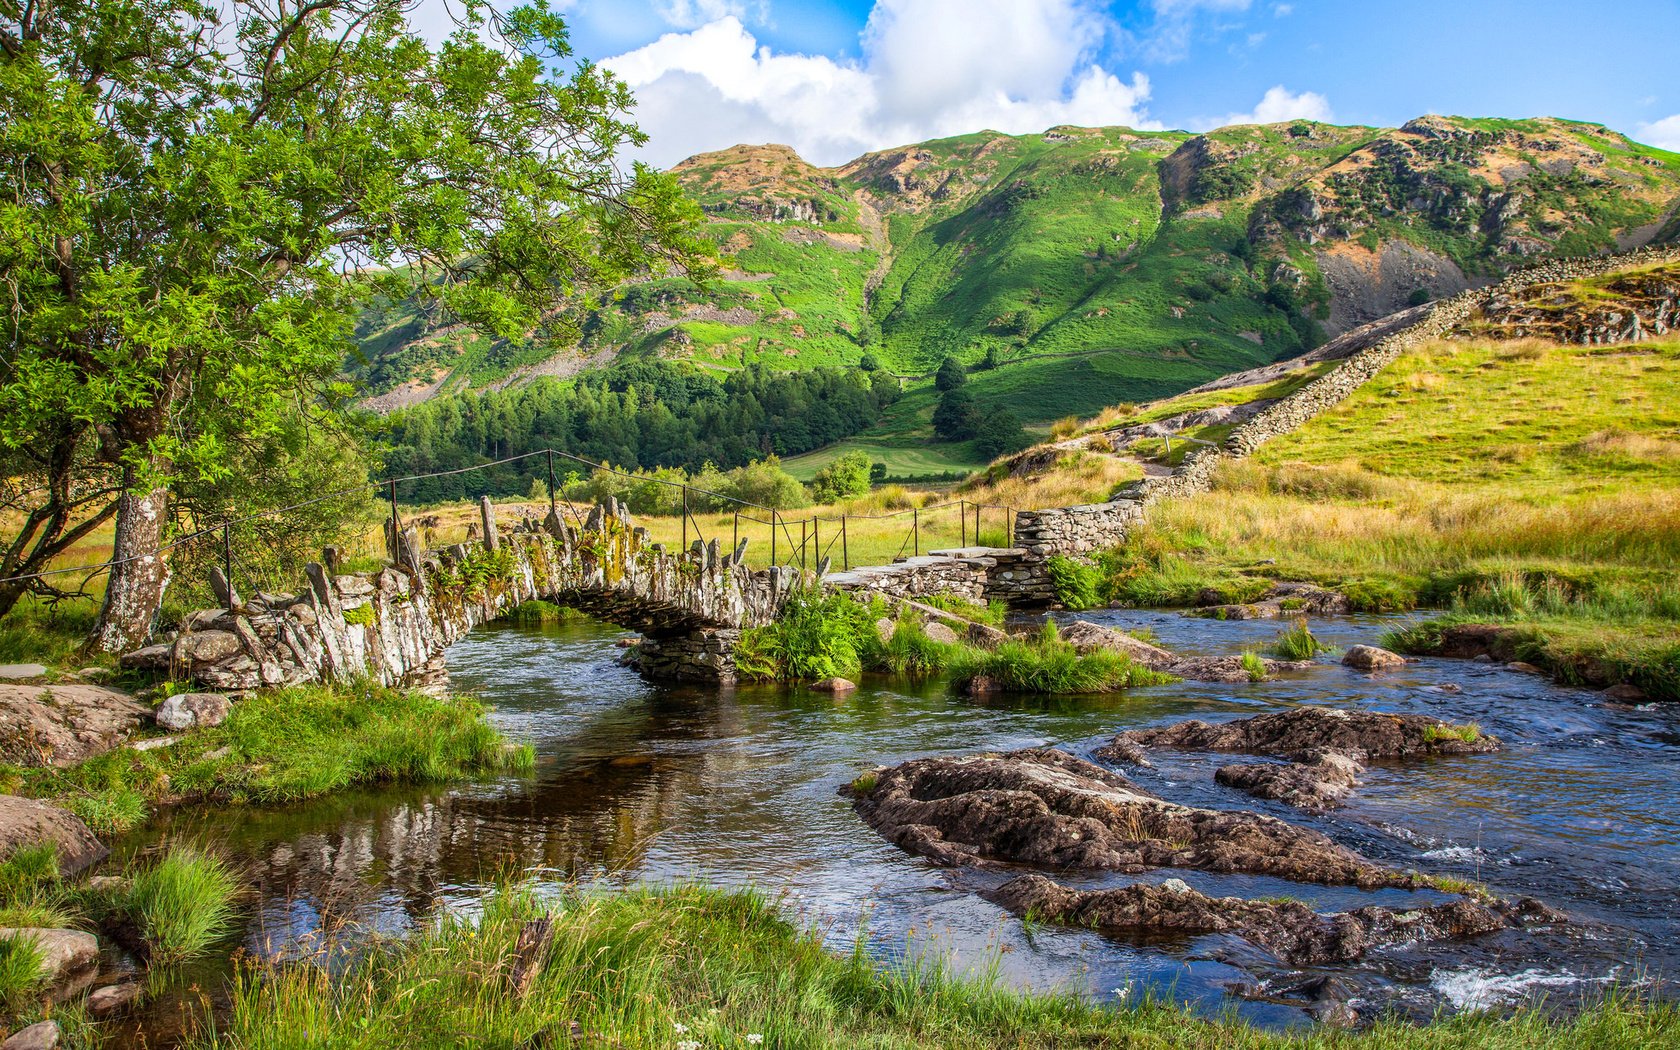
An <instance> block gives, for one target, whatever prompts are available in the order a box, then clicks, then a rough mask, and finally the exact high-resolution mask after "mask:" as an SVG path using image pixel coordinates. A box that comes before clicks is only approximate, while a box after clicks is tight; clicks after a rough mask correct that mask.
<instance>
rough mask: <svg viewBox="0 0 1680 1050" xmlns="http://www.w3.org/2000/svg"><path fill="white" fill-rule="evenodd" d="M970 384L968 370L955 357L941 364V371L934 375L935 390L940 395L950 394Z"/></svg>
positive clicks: (946, 359) (948, 358)
mask: <svg viewBox="0 0 1680 1050" xmlns="http://www.w3.org/2000/svg"><path fill="white" fill-rule="evenodd" d="M967 382H968V369H966V368H964V367H963V365H962V362H961V361H958V360H957V359H956V358H955V357H947V358H945V360H943V361H941V362H939V369H938V370H937V371H936V372H934V375H933V388H934V389H935V390H937V391H939V392H940V393H942V394H944V393H949V392H950V391H952V390H955V389H957V388H958V387H960V386H962V385H963V384H964V383H967Z"/></svg>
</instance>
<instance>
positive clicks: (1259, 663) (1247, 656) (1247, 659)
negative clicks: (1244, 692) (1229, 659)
mask: <svg viewBox="0 0 1680 1050" xmlns="http://www.w3.org/2000/svg"><path fill="white" fill-rule="evenodd" d="M1242 668H1243V670H1244V671H1245V672H1247V673H1248V680H1249V681H1250V682H1264V681H1265V680H1266V661H1265V660H1262V659H1261V658H1260V654H1259V653H1257V652H1255V651H1254V650H1252V649H1250V650H1248V651H1247V652H1245V653H1243V654H1242Z"/></svg>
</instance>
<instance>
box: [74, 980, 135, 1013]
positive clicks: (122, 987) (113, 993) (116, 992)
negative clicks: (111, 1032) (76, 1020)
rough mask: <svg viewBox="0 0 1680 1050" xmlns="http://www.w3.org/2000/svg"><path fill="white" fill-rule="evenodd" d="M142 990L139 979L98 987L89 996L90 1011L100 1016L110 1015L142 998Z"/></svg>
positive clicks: (88, 1005)
mask: <svg viewBox="0 0 1680 1050" xmlns="http://www.w3.org/2000/svg"><path fill="white" fill-rule="evenodd" d="M140 991H141V988H140V984H139V982H137V981H127V982H124V983H122V984H108V985H106V986H105V987H103V988H96V989H94V990H93V991H92V992H91V993H89V994H88V997H87V1008H88V1013H90V1014H92V1015H93V1016H94V1017H99V1018H105V1017H110V1016H111V1015H112V1014H115V1013H117V1012H119V1011H121V1010H122V1009H123V1008H125V1007H127V1006H128V1005H129V1004H130V1003H132V1002H134V1001H135V1000H136V999H138V998H140Z"/></svg>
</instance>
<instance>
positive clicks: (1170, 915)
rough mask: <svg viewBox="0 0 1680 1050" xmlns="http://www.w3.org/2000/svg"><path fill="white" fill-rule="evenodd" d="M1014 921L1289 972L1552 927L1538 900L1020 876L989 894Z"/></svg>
mask: <svg viewBox="0 0 1680 1050" xmlns="http://www.w3.org/2000/svg"><path fill="white" fill-rule="evenodd" d="M987 896H988V897H989V898H990V899H991V900H992V901H993V902H995V903H997V904H1000V905H1002V906H1003V907H1005V908H1007V909H1009V910H1010V911H1012V912H1014V913H1016V914H1017V915H1025V914H1027V913H1029V912H1030V913H1032V914H1033V915H1034V916H1037V917H1038V918H1040V919H1042V920H1048V921H1051V922H1059V923H1063V924H1065V925H1068V926H1079V927H1083V928H1090V929H1097V930H1101V931H1103V932H1106V933H1136V934H1161V933H1180V934H1185V935H1193V934H1206V933H1233V934H1236V935H1238V936H1240V937H1243V938H1245V939H1247V940H1249V941H1252V942H1253V943H1255V944H1257V945H1259V946H1260V947H1261V948H1264V949H1265V950H1266V951H1268V952H1270V953H1271V954H1272V955H1274V956H1276V957H1277V958H1278V959H1279V960H1280V961H1282V962H1285V963H1288V964H1290V965H1293V966H1316V965H1322V964H1325V963H1339V962H1350V961H1352V960H1354V959H1358V958H1359V957H1361V956H1362V955H1364V954H1365V953H1366V952H1368V951H1370V950H1371V949H1372V948H1375V947H1379V946H1381V945H1385V944H1396V943H1416V942H1423V943H1427V942H1430V941H1440V940H1448V939H1460V938H1466V937H1476V936H1480V935H1482V934H1487V933H1492V932H1495V931H1497V930H1504V929H1510V928H1512V927H1519V926H1530V925H1538V924H1541V923H1551V922H1557V921H1559V920H1561V919H1562V916H1561V915H1559V914H1558V913H1557V912H1555V911H1553V910H1552V909H1550V908H1547V907H1546V906H1545V905H1543V904H1541V903H1540V902H1538V901H1535V900H1531V899H1526V898H1525V899H1523V900H1521V901H1518V902H1516V903H1514V904H1511V903H1507V902H1505V901H1489V902H1485V903H1484V902H1478V901H1470V900H1456V901H1451V902H1449V903H1445V904H1432V905H1427V906H1425V907H1421V908H1407V909H1404V910H1401V909H1395V908H1387V907H1379V906H1375V905H1372V906H1367V907H1363V908H1355V909H1353V910H1351V911H1345V912H1335V913H1331V914H1320V913H1319V912H1316V911H1314V910H1313V909H1312V908H1310V907H1308V906H1307V905H1306V904H1305V903H1303V902H1301V901H1296V900H1288V899H1276V898H1274V899H1270V900H1246V899H1244V898H1241V897H1210V896H1208V895H1206V894H1204V893H1200V892H1198V891H1196V890H1194V889H1192V888H1191V887H1189V886H1187V885H1185V884H1184V883H1183V882H1181V881H1179V880H1177V879H1169V880H1167V881H1166V882H1164V883H1161V884H1160V885H1148V884H1144V883H1135V884H1133V885H1130V886H1124V887H1121V888H1119V889H1108V890H1094V891H1081V890H1075V889H1069V888H1068V887H1066V886H1062V885H1059V884H1058V883H1056V882H1054V881H1052V880H1051V879H1048V878H1046V877H1045V876H1043V875H1022V876H1020V877H1019V878H1016V879H1012V880H1010V881H1009V882H1007V883H1005V884H1004V885H1003V886H1001V887H999V888H998V889H996V890H994V891H992V892H991V893H989V894H988V895H987Z"/></svg>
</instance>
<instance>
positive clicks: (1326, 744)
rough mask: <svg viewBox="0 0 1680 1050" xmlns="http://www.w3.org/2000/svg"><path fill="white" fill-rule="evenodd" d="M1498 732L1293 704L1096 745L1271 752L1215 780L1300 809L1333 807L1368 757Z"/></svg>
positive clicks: (1135, 757) (1116, 750)
mask: <svg viewBox="0 0 1680 1050" xmlns="http://www.w3.org/2000/svg"><path fill="white" fill-rule="evenodd" d="M1499 746H1500V745H1499V740H1498V738H1497V737H1492V736H1488V735H1486V734H1484V733H1482V732H1481V731H1480V730H1478V729H1476V728H1475V727H1473V726H1455V725H1452V724H1451V723H1449V722H1442V721H1440V720H1439V719H1435V718H1430V717H1429V716H1427V715H1396V714H1387V713H1385V712H1380V711H1354V710H1345V709H1342V708H1324V707H1298V708H1293V709H1291V710H1288V711H1276V712H1273V713H1272V714H1266V715H1258V716H1256V717H1254V718H1239V719H1235V720H1234V721H1230V722H1220V723H1208V722H1202V721H1199V720H1194V719H1193V720H1191V721H1187V722H1177V723H1174V724H1173V725H1170V726H1162V727H1160V728H1158V729H1141V730H1137V729H1134V730H1128V731H1126V732H1124V733H1121V734H1120V735H1119V736H1116V737H1115V738H1114V739H1113V741H1111V742H1110V743H1109V744H1107V745H1106V746H1104V747H1102V748H1100V749H1098V751H1097V756H1098V757H1099V758H1104V759H1107V760H1109V761H1117V762H1129V763H1132V764H1133V765H1146V764H1148V757H1147V751H1146V749H1147V748H1150V747H1166V748H1173V749H1175V750H1180V751H1240V752H1244V753H1246V754H1252V755H1276V756H1279V757H1282V758H1287V759H1291V760H1292V761H1290V762H1289V763H1277V762H1264V763H1254V764H1246V765H1229V766H1222V767H1221V768H1220V769H1219V770H1218V771H1217V772H1215V773H1214V779H1215V780H1217V781H1219V782H1220V783H1221V784H1225V785H1228V786H1230V787H1234V788H1240V789H1241V790H1243V791H1247V792H1249V793H1250V794H1252V795H1255V796H1256V797H1259V798H1270V799H1277V800H1279V801H1281V802H1287V803H1289V804H1290V805H1293V806H1299V807H1301V808H1302V809H1307V810H1313V811H1323V810H1327V809H1333V808H1334V807H1336V806H1338V805H1340V804H1341V803H1342V801H1343V800H1344V799H1346V798H1347V796H1348V795H1349V794H1351V793H1352V790H1353V788H1354V787H1355V786H1357V785H1358V783H1359V780H1358V777H1359V774H1360V773H1361V772H1363V771H1364V769H1365V763H1366V762H1367V761H1369V760H1370V759H1371V758H1405V757H1409V756H1412V755H1423V754H1431V755H1441V754H1474V753H1483V752H1488V751H1497V750H1499Z"/></svg>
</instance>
